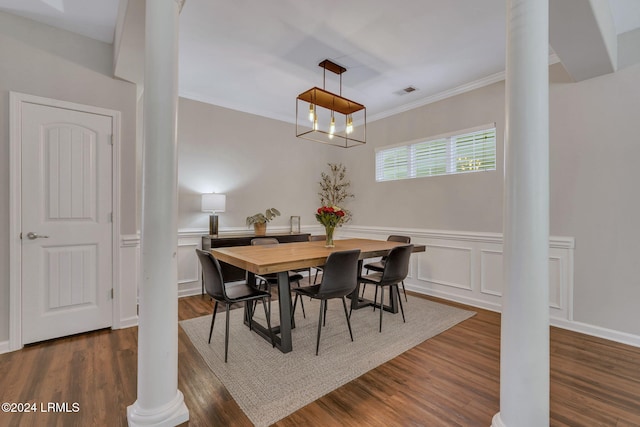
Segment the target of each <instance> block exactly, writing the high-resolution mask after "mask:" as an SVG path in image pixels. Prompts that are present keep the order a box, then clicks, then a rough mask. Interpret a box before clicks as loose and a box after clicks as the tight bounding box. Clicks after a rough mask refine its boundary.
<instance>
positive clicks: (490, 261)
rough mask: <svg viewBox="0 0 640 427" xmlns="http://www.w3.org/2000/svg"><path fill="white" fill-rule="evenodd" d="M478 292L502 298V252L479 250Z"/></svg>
mask: <svg viewBox="0 0 640 427" xmlns="http://www.w3.org/2000/svg"><path fill="white" fill-rule="evenodd" d="M480 292H481V293H483V294H487V295H493V296H497V297H501V296H502V251H493V250H489V249H481V250H480Z"/></svg>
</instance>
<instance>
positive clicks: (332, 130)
mask: <svg viewBox="0 0 640 427" xmlns="http://www.w3.org/2000/svg"><path fill="white" fill-rule="evenodd" d="M335 132H336V119H335V117H333V111H332V112H331V124H330V125H329V135H330V138H333V134H334V133H335Z"/></svg>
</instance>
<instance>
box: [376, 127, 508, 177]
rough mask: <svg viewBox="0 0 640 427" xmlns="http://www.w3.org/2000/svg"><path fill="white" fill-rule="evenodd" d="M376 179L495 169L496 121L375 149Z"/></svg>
mask: <svg viewBox="0 0 640 427" xmlns="http://www.w3.org/2000/svg"><path fill="white" fill-rule="evenodd" d="M375 167H376V181H378V182H380V181H394V180H398V179H407V178H419V177H426V176H435V175H448V174H457V173H467V172H479V171H487V170H496V128H495V124H494V123H492V124H490V125H485V126H479V127H476V128H473V129H467V130H466V131H460V132H456V133H455V134H447V135H442V136H440V137H434V138H433V139H429V140H426V141H425V140H422V141H413V142H409V143H406V144H404V145H394V146H390V147H387V148H384V147H382V148H380V149H378V150H377V151H376V165H375Z"/></svg>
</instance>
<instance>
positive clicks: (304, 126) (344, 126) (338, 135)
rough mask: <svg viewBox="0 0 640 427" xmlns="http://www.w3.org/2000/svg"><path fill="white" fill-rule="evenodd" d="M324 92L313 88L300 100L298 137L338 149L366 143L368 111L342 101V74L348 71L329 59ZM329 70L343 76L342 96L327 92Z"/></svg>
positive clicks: (323, 79) (323, 64) (299, 98)
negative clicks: (334, 146) (326, 84)
mask: <svg viewBox="0 0 640 427" xmlns="http://www.w3.org/2000/svg"><path fill="white" fill-rule="evenodd" d="M318 65H319V66H320V67H322V68H323V69H324V71H323V77H322V89H320V88H319V87H313V88H311V89H309V90H307V91H306V92H303V93H301V94H300V95H298V97H297V98H296V136H297V137H298V138H305V139H309V140H312V141H317V142H322V143H325V144H330V145H336V146H338V147H344V148H349V147H355V146H357V145H361V144H365V143H366V131H367V109H366V108H365V106H364V105H362V104H359V103H357V102H355V101H351V100H349V99H347V98H343V97H342V73H344V72H345V71H347V69H346V68H344V67H342V66H340V65H338V64H336V63H335V62H331V61H330V60H328V59H325V60H324V61H322V62H321V63H319V64H318ZM327 70H329V71H331V72H332V73H335V74H337V75H339V76H340V94H339V95H336V94H335V93H331V92H329V91H327V90H325V83H326V75H327Z"/></svg>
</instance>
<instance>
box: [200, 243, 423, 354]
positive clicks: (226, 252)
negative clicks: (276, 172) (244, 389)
mask: <svg viewBox="0 0 640 427" xmlns="http://www.w3.org/2000/svg"><path fill="white" fill-rule="evenodd" d="M402 245H405V243H401V242H391V241H387V240H375V239H359V238H353V239H341V240H334V246H333V247H326V246H325V242H324V241H314V242H295V243H280V244H274V245H258V246H233V247H225V248H212V249H210V252H211V254H212V255H213V256H214V257H215V258H216V259H218V261H223V262H226V263H228V264H231V265H233V266H235V267H238V268H241V269H243V270H246V271H247V282H248V283H249V284H254V285H255V281H256V279H255V278H256V275H258V276H260V275H265V274H270V273H275V274H277V277H278V305H279V313H280V324H279V325H278V326H274V327H272V332H273V334H274V339H275V344H276V347H277V348H278V349H279V350H280V351H282V352H283V353H289V352H290V351H292V350H293V343H292V339H291V330H292V328H294V327H295V322H293V321H292V316H291V305H292V304H291V287H290V283H289V271H290V270H297V269H306V268H310V267H320V266H322V265H324V264H325V263H326V260H327V257H328V256H329V255H330V254H331V253H332V252H337V251H346V250H352V249H359V250H360V259H359V261H358V272H361V271H362V262H363V260H365V259H368V258H375V257H382V256H385V255H387V254H388V253H389V251H391V249H393V248H394V247H396V246H402ZM425 250H426V247H425V245H420V244H414V245H413V252H424V251H425ZM359 289H360V284H359V283H358V286H357V287H356V289H355V290H354V292H353V293H352V294H351V295H350V298H351V308H352V309H354V310H357V309H360V308H363V307H370V306H371V305H372V304H375V302H373V301H370V300H367V299H365V298H362V297H360V296H359ZM390 294H391V298H390V303H389V305H382V304H380V307H381V308H382V309H384V310H387V311H391V312H394V313H396V312H397V311H398V302H397V298H398V296H397V295H396V294H394V293H393V292H391V293H390ZM245 322H247V323H248V322H251V327H252V329H253V330H254V331H255V332H256V333H257V334H258V335H260V336H261V337H263V338H264V339H265V340H267V341H269V342H271V334H270V331H269V329H267V328H266V327H265V326H264V325H262V324H260V323H259V322H257V321H255V320H253V319H245Z"/></svg>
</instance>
